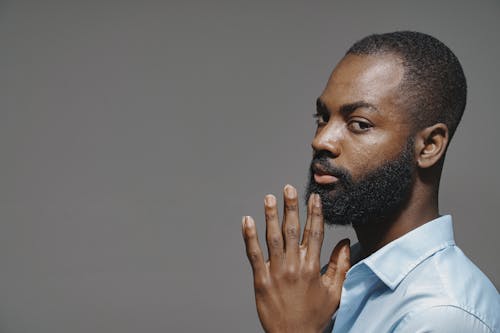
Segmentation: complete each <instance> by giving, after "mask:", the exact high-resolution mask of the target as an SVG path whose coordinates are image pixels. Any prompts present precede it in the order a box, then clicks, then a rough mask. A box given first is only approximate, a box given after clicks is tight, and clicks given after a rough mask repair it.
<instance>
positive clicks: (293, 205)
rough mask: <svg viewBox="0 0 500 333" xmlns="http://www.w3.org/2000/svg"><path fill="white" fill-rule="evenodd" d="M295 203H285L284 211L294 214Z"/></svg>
mask: <svg viewBox="0 0 500 333" xmlns="http://www.w3.org/2000/svg"><path fill="white" fill-rule="evenodd" d="M297 207H298V206H297V203H295V202H290V203H287V204H286V209H287V210H288V211H289V212H296V211H297Z"/></svg>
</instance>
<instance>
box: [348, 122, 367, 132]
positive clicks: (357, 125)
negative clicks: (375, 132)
mask: <svg viewBox="0 0 500 333" xmlns="http://www.w3.org/2000/svg"><path fill="white" fill-rule="evenodd" d="M347 126H348V127H349V129H350V130H351V131H353V132H355V133H363V132H366V131H369V130H370V128H372V127H373V125H372V124H370V123H369V122H367V121H366V120H358V119H356V120H351V121H350V122H349V124H348V125H347Z"/></svg>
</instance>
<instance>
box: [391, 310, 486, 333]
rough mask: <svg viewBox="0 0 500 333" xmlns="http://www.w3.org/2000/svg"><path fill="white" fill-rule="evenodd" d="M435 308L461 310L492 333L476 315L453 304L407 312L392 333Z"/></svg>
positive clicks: (396, 332) (399, 330)
mask: <svg viewBox="0 0 500 333" xmlns="http://www.w3.org/2000/svg"><path fill="white" fill-rule="evenodd" d="M435 308H455V309H458V310H461V311H463V312H465V313H467V314H469V315H471V316H472V317H474V318H476V319H477V320H478V321H479V322H481V324H483V325H484V327H486V328H487V329H488V331H489V332H490V333H493V329H492V328H491V327H490V326H489V325H488V324H487V323H486V322H485V321H484V320H483V319H482V318H481V317H479V316H478V315H477V314H476V313H474V312H471V311H469V309H468V308H466V307H463V306H459V305H453V304H441V305H433V306H430V307H426V308H424V309H421V310H420V311H413V312H409V313H407V314H406V315H405V316H404V317H403V318H402V319H401V322H400V324H399V325H398V326H399V328H398V327H396V330H395V331H394V332H393V333H398V332H401V330H403V329H404V328H405V326H406V325H407V323H408V321H409V320H411V319H412V318H413V317H415V316H417V315H419V314H421V313H422V312H424V311H427V310H430V309H435Z"/></svg>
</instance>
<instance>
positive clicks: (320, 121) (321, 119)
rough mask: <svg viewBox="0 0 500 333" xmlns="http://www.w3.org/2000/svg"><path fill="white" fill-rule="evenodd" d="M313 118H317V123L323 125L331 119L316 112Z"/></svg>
mask: <svg viewBox="0 0 500 333" xmlns="http://www.w3.org/2000/svg"><path fill="white" fill-rule="evenodd" d="M313 118H314V119H315V122H316V125H318V126H322V125H325V124H326V123H328V120H330V117H329V116H325V115H323V114H319V113H315V114H313Z"/></svg>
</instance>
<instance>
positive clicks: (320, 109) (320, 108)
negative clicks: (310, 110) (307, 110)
mask: <svg viewBox="0 0 500 333" xmlns="http://www.w3.org/2000/svg"><path fill="white" fill-rule="evenodd" d="M359 108H366V109H368V110H370V111H375V112H378V109H377V107H376V106H375V105H373V104H371V103H368V102H365V101H357V102H354V103H349V104H343V105H342V106H341V107H340V108H339V113H340V114H341V115H343V116H344V117H345V116H348V115H350V114H351V113H353V112H354V111H356V109H359ZM316 112H317V113H318V114H330V113H331V111H330V110H328V107H327V106H326V104H325V103H324V102H323V101H322V100H321V98H320V97H318V98H317V99H316Z"/></svg>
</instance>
